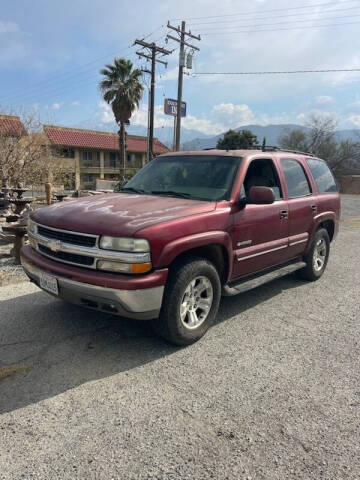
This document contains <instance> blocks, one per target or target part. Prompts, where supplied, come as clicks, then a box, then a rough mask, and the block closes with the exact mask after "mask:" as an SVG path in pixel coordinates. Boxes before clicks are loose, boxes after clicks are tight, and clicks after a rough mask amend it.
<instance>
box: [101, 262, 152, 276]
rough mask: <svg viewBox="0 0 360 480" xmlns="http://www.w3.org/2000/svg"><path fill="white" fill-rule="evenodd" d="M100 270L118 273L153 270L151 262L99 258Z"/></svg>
mask: <svg viewBox="0 0 360 480" xmlns="http://www.w3.org/2000/svg"><path fill="white" fill-rule="evenodd" d="M97 268H98V270H103V271H106V272H117V273H146V272H149V271H150V270H151V263H120V262H111V261H108V260H98V262H97Z"/></svg>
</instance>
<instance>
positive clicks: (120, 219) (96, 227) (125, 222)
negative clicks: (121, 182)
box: [31, 193, 216, 236]
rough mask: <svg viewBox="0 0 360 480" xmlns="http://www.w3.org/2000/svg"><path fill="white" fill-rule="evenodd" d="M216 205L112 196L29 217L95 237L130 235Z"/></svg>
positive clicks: (68, 203) (53, 207)
mask: <svg viewBox="0 0 360 480" xmlns="http://www.w3.org/2000/svg"><path fill="white" fill-rule="evenodd" d="M215 205H216V204H215V202H205V201H201V200H188V199H183V198H176V197H166V196H155V195H134V194H125V193H114V194H105V195H96V196H89V197H83V198H79V199H76V200H70V201H65V202H59V203H55V204H54V205H50V206H49V207H45V208H41V209H39V210H36V211H35V212H33V213H32V214H31V218H32V219H33V220H34V221H35V222H38V223H41V224H42V225H47V226H49V227H53V228H61V229H64V230H72V231H74V232H81V233H92V234H95V235H113V236H131V235H133V234H134V233H135V232H136V231H138V230H141V229H142V228H145V227H149V226H151V225H154V224H156V223H160V222H166V221H169V220H174V219H176V218H180V217H186V216H189V215H195V214H200V213H205V212H209V211H211V210H214V209H215Z"/></svg>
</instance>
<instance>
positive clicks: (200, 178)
mask: <svg viewBox="0 0 360 480" xmlns="http://www.w3.org/2000/svg"><path fill="white" fill-rule="evenodd" d="M240 162H241V158H240V157H230V156H215V155H183V156H169V157H158V158H156V159H154V160H152V161H151V162H149V163H148V164H147V165H146V166H145V167H143V168H142V169H141V170H139V172H138V173H137V174H136V175H134V177H133V178H132V179H131V180H129V181H128V182H127V184H126V185H125V186H124V187H123V188H122V189H120V191H121V190H124V191H129V192H131V191H133V192H134V193H144V194H154V195H170V196H180V197H186V198H194V199H200V200H223V199H226V200H228V199H229V198H230V194H231V189H232V186H233V182H234V179H235V176H236V172H237V169H238V166H239V164H240Z"/></svg>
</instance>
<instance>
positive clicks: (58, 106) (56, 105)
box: [51, 102, 63, 110]
mask: <svg viewBox="0 0 360 480" xmlns="http://www.w3.org/2000/svg"><path fill="white" fill-rule="evenodd" d="M62 105H63V103H59V102H55V103H53V104H52V105H51V108H52V109H53V110H60V108H61V107H62Z"/></svg>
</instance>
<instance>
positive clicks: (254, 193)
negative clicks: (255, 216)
mask: <svg viewBox="0 0 360 480" xmlns="http://www.w3.org/2000/svg"><path fill="white" fill-rule="evenodd" d="M249 200H250V203H255V204H258V205H263V204H269V203H274V202H275V195H274V192H273V190H272V188H270V187H251V188H250V192H249Z"/></svg>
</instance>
